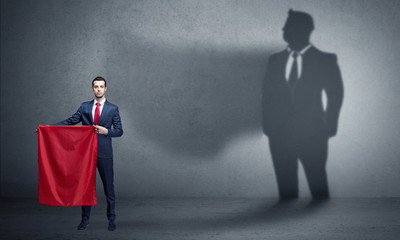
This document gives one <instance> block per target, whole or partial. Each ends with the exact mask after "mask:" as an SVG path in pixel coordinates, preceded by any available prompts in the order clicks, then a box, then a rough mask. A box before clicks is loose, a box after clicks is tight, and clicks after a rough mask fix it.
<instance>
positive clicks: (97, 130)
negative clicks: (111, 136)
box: [94, 125, 108, 135]
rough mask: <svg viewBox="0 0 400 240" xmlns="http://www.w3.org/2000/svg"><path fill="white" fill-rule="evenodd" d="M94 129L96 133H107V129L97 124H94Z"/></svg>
mask: <svg viewBox="0 0 400 240" xmlns="http://www.w3.org/2000/svg"><path fill="white" fill-rule="evenodd" d="M94 130H95V131H96V133H98V134H104V135H107V134H108V129H107V128H105V127H102V126H99V125H94Z"/></svg>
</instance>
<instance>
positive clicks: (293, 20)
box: [283, 9, 314, 32]
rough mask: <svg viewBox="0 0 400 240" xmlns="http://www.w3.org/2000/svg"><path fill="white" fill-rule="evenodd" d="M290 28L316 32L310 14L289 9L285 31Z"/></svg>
mask: <svg viewBox="0 0 400 240" xmlns="http://www.w3.org/2000/svg"><path fill="white" fill-rule="evenodd" d="M289 26H295V27H296V28H298V29H301V30H304V31H307V32H311V31H312V30H314V20H313V18H312V17H311V15H310V14H308V13H305V12H300V11H294V10H292V9H289V12H288V18H287V20H286V24H285V26H284V27H283V28H284V29H285V28H287V27H289Z"/></svg>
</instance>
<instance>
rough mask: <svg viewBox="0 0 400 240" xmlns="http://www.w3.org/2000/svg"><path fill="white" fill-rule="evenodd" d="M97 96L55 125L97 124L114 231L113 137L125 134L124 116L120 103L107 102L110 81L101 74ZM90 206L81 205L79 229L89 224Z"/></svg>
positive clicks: (94, 84)
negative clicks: (121, 114)
mask: <svg viewBox="0 0 400 240" xmlns="http://www.w3.org/2000/svg"><path fill="white" fill-rule="evenodd" d="M92 90H93V93H94V100H92V101H90V102H84V103H82V105H81V106H80V107H79V109H78V111H76V113H75V114H74V115H72V117H70V118H68V119H66V120H64V121H61V122H58V123H56V124H54V125H74V124H77V123H79V122H82V125H94V127H95V131H96V132H97V169H98V171H99V174H100V177H101V180H102V182H103V188H104V194H105V195H106V199H107V218H108V221H109V222H108V230H109V231H114V230H115V229H116V227H117V226H116V224H115V194H114V170H113V150H112V144H111V138H113V137H120V136H122V134H123V130H122V124H121V118H120V116H119V111H118V107H117V106H116V105H114V104H111V103H110V102H108V101H107V100H106V98H105V93H106V91H107V82H106V80H105V79H104V78H102V77H96V78H95V79H93V81H92ZM90 210H91V206H90V205H88V206H82V220H81V222H80V224H79V225H78V230H84V229H86V227H87V226H88V225H89V218H90Z"/></svg>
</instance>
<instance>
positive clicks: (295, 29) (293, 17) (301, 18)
mask: <svg viewBox="0 0 400 240" xmlns="http://www.w3.org/2000/svg"><path fill="white" fill-rule="evenodd" d="M282 30H283V39H284V40H285V41H286V42H287V43H288V44H289V47H290V48H292V49H294V50H301V49H302V48H303V47H305V46H306V45H308V44H309V42H310V36H311V32H312V30H314V21H313V19H312V17H311V15H310V14H308V13H305V12H299V11H293V10H292V9H290V10H289V13H288V18H287V19H286V23H285V26H284V27H283V29H282Z"/></svg>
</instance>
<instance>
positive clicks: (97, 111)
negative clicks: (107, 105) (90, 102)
mask: <svg viewBox="0 0 400 240" xmlns="http://www.w3.org/2000/svg"><path fill="white" fill-rule="evenodd" d="M100 105H101V103H96V106H97V107H96V110H94V125H97V123H98V122H99V118H100Z"/></svg>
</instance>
